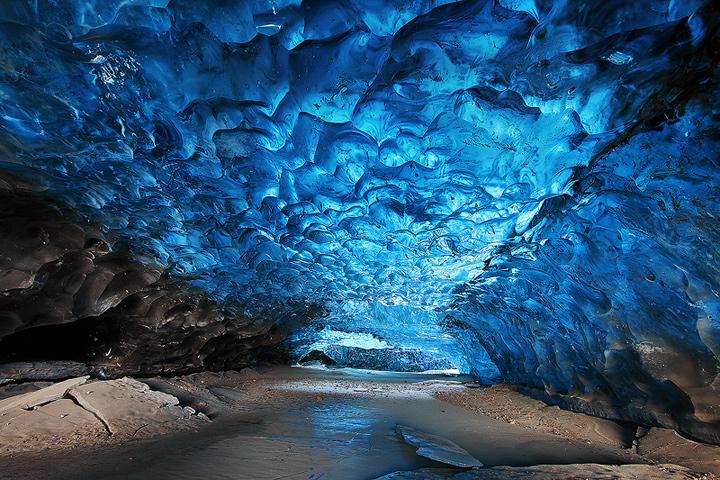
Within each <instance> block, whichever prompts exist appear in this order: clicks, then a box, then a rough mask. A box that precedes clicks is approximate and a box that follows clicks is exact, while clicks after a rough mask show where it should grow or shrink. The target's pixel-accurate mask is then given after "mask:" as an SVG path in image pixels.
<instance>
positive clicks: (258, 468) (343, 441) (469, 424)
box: [109, 394, 620, 480]
mask: <svg viewBox="0 0 720 480" xmlns="http://www.w3.org/2000/svg"><path fill="white" fill-rule="evenodd" d="M397 424H403V425H408V426H411V427H413V428H416V429H418V430H421V431H426V432H430V433H433V434H435V435H440V436H443V437H446V438H448V439H450V440H452V441H454V442H455V443H457V444H459V445H460V446H462V447H463V448H465V449H466V450H468V451H469V452H470V453H471V454H472V455H474V456H475V457H476V458H478V459H480V460H481V461H482V462H483V463H485V464H486V465H515V466H519V465H533V464H538V463H576V462H596V463H619V461H620V459H619V458H617V457H614V456H613V455H609V454H607V455H605V454H598V453H597V452H595V451H593V450H591V449H590V448H589V447H586V446H584V445H581V444H577V443H572V442H569V441H565V440H562V439H559V438H558V437H554V436H549V435H543V434H538V433H534V432H531V431H528V430H525V429H523V428H520V427H516V426H513V425H508V424H506V423H504V422H501V421H498V420H494V419H491V418H487V417H482V416H477V415H473V414H470V413H468V412H467V411H465V410H463V409H460V408H458V407H454V406H452V405H449V404H446V403H444V402H441V401H438V400H436V399H433V398H416V397H408V398H398V397H387V398H383V397H357V396H354V395H351V394H349V395H339V396H335V395H333V396H327V397H321V400H317V399H316V398H315V397H314V396H308V397H307V398H306V399H305V400H304V401H303V400H300V401H298V402H297V403H296V404H295V405H293V406H291V407H290V408H288V409H286V410H284V411H277V412H274V413H271V414H269V415H266V416H264V417H262V418H261V420H260V421H258V422H257V423H255V424H248V425H245V426H244V427H243V428H241V429H240V430H239V431H236V432H233V433H230V434H228V435H224V436H223V438H220V439H216V440H212V441H210V442H209V443H207V444H206V445H203V446H200V447H198V448H194V449H192V450H191V451H183V450H180V451H173V452H170V453H167V454H165V455H163V456H162V457H160V458H157V459H156V460H154V461H153V462H151V463H149V464H147V465H144V466H143V467H142V468H140V469H138V470H136V471H134V472H132V473H123V474H122V475H119V476H116V477H109V478H118V479H119V478H123V479H128V480H140V479H147V478H152V479H153V480H166V479H167V480H170V479H172V480H206V479H232V480H245V479H248V480H249V479H252V480H265V479H284V480H285V479H287V480H299V479H307V480H319V479H328V480H329V479H333V480H334V479H339V480H362V479H372V478H376V477H378V476H382V475H384V474H387V473H390V472H393V471H396V470H410V469H415V468H422V467H427V466H442V465H440V464H438V463H435V462H433V461H430V460H427V459H424V458H422V457H419V456H417V455H416V454H415V449H414V448H413V447H411V446H409V445H407V444H406V443H405V442H403V441H402V439H401V438H400V437H399V436H398V435H397V434H396V433H395V426H396V425H397Z"/></svg>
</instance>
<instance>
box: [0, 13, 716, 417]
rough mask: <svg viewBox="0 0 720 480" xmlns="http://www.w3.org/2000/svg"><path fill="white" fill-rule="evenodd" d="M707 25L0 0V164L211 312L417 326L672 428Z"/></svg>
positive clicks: (695, 312) (693, 294) (708, 294)
mask: <svg viewBox="0 0 720 480" xmlns="http://www.w3.org/2000/svg"><path fill="white" fill-rule="evenodd" d="M718 17H719V15H718V11H717V5H716V4H715V2H713V1H708V2H702V1H700V0H688V1H674V0H642V1H635V2H627V1H622V0H573V1H569V0H562V1H556V0H552V1H551V0H497V1H486V0H478V1H463V2H457V3H448V2H444V1H440V0H402V1H400V0H392V1H381V0H361V1H344V0H336V1H330V0H327V1H322V0H312V1H302V2H301V1H300V0H252V1H250V0H249V1H222V0H217V1H197V0H122V1H121V0H94V1H81V0H34V1H30V0H27V1H21V0H17V1H12V2H2V3H1V4H0V19H1V20H2V22H3V23H2V28H1V29H0V42H1V44H2V47H3V48H2V49H1V50H0V99H2V101H1V102H0V152H2V159H3V164H2V168H3V169H7V170H11V171H13V172H15V173H17V174H20V175H22V176H24V177H25V178H27V179H29V180H31V181H33V182H35V183H37V184H41V185H43V186H45V187H46V188H47V190H48V192H50V193H51V194H53V195H55V196H57V197H59V198H61V199H63V200H64V201H65V202H67V203H68V204H70V205H72V206H74V207H76V208H78V209H79V210H81V211H82V212H84V213H86V214H87V215H88V216H90V217H91V218H93V219H95V220H97V221H100V222H102V223H103V224H104V225H105V226H106V228H107V229H108V230H109V231H112V232H115V233H117V234H118V235H119V236H120V237H122V238H124V239H126V240H127V242H128V244H129V245H130V247H131V248H133V249H135V250H136V251H138V252H142V253H144V254H146V255H150V256H153V257H154V258H155V259H156V260H157V261H158V262H160V263H162V264H165V265H167V266H168V267H169V268H170V273H171V274H172V275H175V276H178V277H182V278H186V279H190V280H191V281H192V282H193V284H195V285H197V286H198V287H200V288H202V289H204V290H205V291H207V292H208V293H209V294H211V295H213V296H214V297H216V298H218V299H221V300H225V301H226V302H227V303H228V305H242V308H245V309H248V310H252V309H253V308H254V307H256V306H265V305H267V303H268V302H271V303H273V304H277V305H280V306H282V305H284V304H285V303H286V302H287V301H289V300H300V301H303V302H313V303H321V304H324V305H325V306H326V307H327V309H328V311H329V312H330V313H329V315H328V316H327V317H326V318H324V319H321V320H320V321H319V322H318V323H317V324H315V325H311V326H309V327H308V328H309V329H310V330H308V331H309V332H316V333H317V332H319V331H322V329H323V327H324V326H325V325H330V326H331V327H332V328H333V329H335V330H337V331H343V332H360V333H366V334H371V335H375V336H376V337H378V338H381V339H383V341H386V342H388V343H389V344H391V345H401V344H403V342H406V341H409V340H407V339H408V338H413V339H414V340H412V342H410V343H413V342H414V343H413V347H417V348H420V349H423V348H431V347H430V345H431V344H432V342H431V341H429V340H428V341H425V339H424V338H423V336H422V335H421V334H422V332H423V331H424V329H425V326H428V330H427V331H428V332H431V336H435V337H437V332H442V335H446V336H448V337H447V338H448V342H447V344H446V345H447V346H448V349H449V351H451V352H455V351H456V350H454V349H458V350H457V351H458V352H461V354H459V355H460V357H463V356H464V358H466V359H467V360H468V361H469V364H470V367H469V368H471V369H472V368H475V367H473V365H486V364H487V363H486V362H487V355H489V356H490V358H491V359H492V361H493V362H494V363H495V364H497V366H498V368H499V369H500V372H501V373H502V375H503V376H504V377H505V379H506V380H509V381H516V382H520V383H524V384H528V385H532V386H536V387H540V388H544V389H546V390H547V391H549V392H551V393H575V394H580V395H587V396H589V397H592V398H600V397H602V398H603V399H607V400H608V401H610V402H611V403H612V402H615V403H617V402H626V403H627V401H628V399H641V400H642V401H644V400H646V399H648V398H651V397H658V398H659V397H662V398H664V400H663V401H662V402H664V404H665V405H669V406H668V408H669V409H671V410H672V411H673V412H674V413H673V414H672V415H674V416H675V417H677V418H680V419H682V421H685V419H687V418H689V419H690V420H688V421H689V422H691V423H692V422H695V421H697V418H695V417H694V412H695V409H699V408H701V407H702V405H705V404H707V402H708V400H707V397H706V396H704V395H706V393H707V391H708V389H709V388H710V386H711V385H712V384H713V382H716V383H717V378H718V377H717V376H718V373H719V372H720V366H719V363H718V356H720V323H719V320H718V312H719V311H720V298H719V297H718V292H720V271H718V265H720V263H719V259H720V251H718V245H720V228H719V227H718V218H720V209H719V208H718V207H719V206H720V197H719V195H720V190H719V189H718V183H717V179H718V178H719V175H720V169H719V167H718V152H720V145H718V141H719V139H720V130H719V129H718V115H720V113H719V112H720V110H719V109H720V105H719V104H718V101H717V98H720V89H718V74H717V71H716V69H715V66H716V65H717V58H718V53H717V48H718V47H717V45H718ZM378 309H383V312H384V313H383V314H381V312H379V310H378ZM347 312H355V313H357V312H371V314H367V315H363V314H354V315H348V314H347ZM304 332H307V331H304ZM301 336H302V334H301ZM311 337H313V335H309V336H308V337H307V338H308V342H311V341H314V340H312V338H311ZM435 345H436V346H437V345H441V344H438V343H436V344H435ZM443 345H445V344H443ZM486 351H487V354H486V353H485V352H486ZM451 356H452V357H453V358H459V357H457V356H455V354H454V353H453V354H452V355H451ZM698 392H702V393H698ZM662 402H661V403H662ZM675 417H674V418H675Z"/></svg>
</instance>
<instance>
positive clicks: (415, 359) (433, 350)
mask: <svg viewBox="0 0 720 480" xmlns="http://www.w3.org/2000/svg"><path fill="white" fill-rule="evenodd" d="M444 317H445V316H444V314H442V313H441V312H438V311H436V310H434V309H426V308H419V307H415V306H407V305H384V304H382V303H362V302H348V303H346V304H344V305H342V306H341V307H340V308H338V309H336V310H334V311H333V312H332V313H331V314H330V315H328V316H327V317H325V318H322V319H320V321H318V322H316V323H314V324H313V325H310V326H308V327H306V328H303V329H301V330H299V331H297V332H295V333H294V334H293V335H292V336H291V337H290V339H289V340H288V342H287V348H288V350H289V351H290V358H291V360H292V361H293V362H295V363H297V364H300V365H303V366H315V367H317V366H323V367H331V368H354V369H363V370H375V371H385V372H407V373H438V374H450V375H459V374H470V375H473V376H475V377H478V378H479V379H481V380H482V381H485V382H493V381H495V380H496V379H497V377H498V376H499V372H498V369H497V367H496V366H495V364H494V363H493V362H492V360H491V359H490V357H489V356H488V354H487V352H486V351H485V350H484V349H483V348H482V347H481V346H480V345H479V344H478V342H477V341H473V340H474V339H469V338H467V339H466V338H461V337H462V333H457V332H456V333H453V332H450V331H449V330H448V329H447V328H446V327H445V326H444ZM468 346H471V347H468Z"/></svg>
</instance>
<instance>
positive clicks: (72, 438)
mask: <svg viewBox="0 0 720 480" xmlns="http://www.w3.org/2000/svg"><path fill="white" fill-rule="evenodd" d="M467 381H468V379H464V378H453V377H441V376H420V375H402V374H388V373H386V374H373V373H368V372H361V371H360V372H359V371H343V370H338V371H328V370H308V369H297V368H273V369H268V370H266V371H262V372H257V371H253V370H246V371H243V372H225V373H201V374H194V375H189V376H184V377H176V378H152V379H142V383H141V382H137V381H135V380H132V379H124V380H119V381H114V382H115V383H108V382H97V381H96V382H92V381H89V382H85V383H80V384H79V385H77V386H74V387H72V388H71V389H70V390H69V391H68V392H69V394H68V395H63V396H62V397H61V398H58V399H55V400H51V401H49V402H47V403H45V402H44V401H45V400H47V398H41V399H39V400H38V399H37V398H35V399H32V400H33V401H34V402H35V403H38V406H36V407H31V408H22V407H28V400H27V398H28V397H17V396H16V397H10V398H9V399H8V398H6V399H4V400H0V472H2V475H0V478H3V479H8V480H11V479H33V480H34V479H48V478H50V479H58V480H64V479H68V480H69V479H73V480H75V479H86V478H87V479H98V480H100V479H130V480H134V479H149V478H152V479H154V480H164V479H172V480H184V479H187V480H190V479H234V480H236V479H255V480H261V479H313V480H317V479H343V480H353V479H374V478H378V477H382V476H383V475H387V474H390V473H391V472H395V471H410V470H417V469H431V470H422V471H418V472H415V473H414V474H413V475H415V476H412V477H410V476H402V475H399V474H398V475H396V476H391V477H387V478H433V479H434V478H457V479H461V478H462V479H465V478H521V475H525V474H531V476H530V477H528V478H584V477H588V478H707V479H711V478H717V477H716V476H714V475H713V474H712V473H710V474H707V473H706V472H714V473H715V474H719V473H720V447H712V446H707V445H702V444H698V443H695V442H691V441H689V440H686V439H683V438H681V437H679V436H678V435H676V434H675V433H674V432H672V431H669V430H664V429H650V430H649V431H647V432H643V436H641V437H640V438H637V437H636V435H637V432H636V431H635V429H630V428H628V427H623V426H620V425H618V424H615V423H614V422H610V421H607V420H602V419H597V418H593V417H589V416H586V415H582V414H578V413H573V412H567V411H562V410H559V409H558V408H557V407H548V406H546V405H545V404H543V403H541V402H538V401H536V400H533V399H531V398H529V397H527V396H524V395H522V394H520V393H518V392H517V391H515V390H514V389H512V388H511V387H508V386H503V385H499V386H494V387H489V388H469V387H476V385H474V384H472V383H467ZM47 385H48V384H45V383H43V384H39V385H38V386H37V388H40V387H46V389H47ZM148 385H149V387H150V388H147V386H148ZM5 388H6V389H7V388H8V386H5ZM13 388H14V389H15V391H13V392H12V393H17V391H24V390H30V391H32V390H34V388H33V387H30V386H28V387H27V388H25V389H18V386H14V387H13ZM60 390H62V388H61V389H60ZM45 391H46V390H35V392H34V393H35V395H36V397H37V396H38V392H45ZM0 392H1V387H0ZM73 392H74V393H73ZM25 395H28V394H27V393H26V394H25ZM3 396H7V394H6V395H3ZM12 399H20V401H14V404H18V403H19V404H21V405H20V406H17V405H14V404H13V402H12ZM3 402H4V404H3ZM23 402H25V405H22V403H23ZM3 405H5V406H6V407H7V408H5V409H4V410H3ZM397 425H407V426H410V427H412V428H414V429H417V430H419V431H422V432H428V433H430V434H432V435H437V436H440V437H442V438H445V439H449V440H451V441H452V442H454V443H456V444H458V445H459V446H461V447H462V448H464V449H465V450H467V452H469V453H470V454H471V455H472V456H474V457H475V458H477V459H479V460H480V461H481V462H482V463H483V464H485V466H486V467H493V466H510V467H525V466H530V465H542V464H584V465H582V466H577V465H575V466H569V467H558V468H561V469H564V470H562V472H560V473H559V471H557V470H556V471H548V472H545V473H542V472H539V473H538V472H537V471H536V472H534V473H533V472H529V471H527V470H524V469H520V470H513V471H510V470H507V469H506V470H502V469H499V470H493V469H492V468H485V469H482V470H477V471H470V472H464V473H463V471H460V470H446V469H447V468H448V466H447V465H444V464H442V463H439V462H435V461H432V460H429V459H427V458H423V457H421V456H419V455H418V454H417V453H416V452H415V450H416V449H415V448H414V447H412V446H411V445H408V444H407V443H405V442H404V441H403V440H402V438H401V437H400V436H399V435H398V434H397V433H396V426H397ZM626 464H632V465H631V466H629V467H625V468H624V470H623V469H621V470H617V468H616V467H603V465H626ZM644 464H649V465H650V466H645V465H644ZM665 464H675V465H681V466H682V467H686V468H687V469H689V470H685V469H683V468H681V467H678V470H677V471H675V470H673V469H674V468H675V467H672V466H664V465H665ZM659 465H660V466H659ZM553 468H555V467H553ZM434 469H440V470H434ZM613 469H615V470H613ZM568 472H570V473H568ZM696 472H697V473H696ZM491 474H492V475H495V476H490V475H491ZM458 475H466V476H458ZM467 475H469V476H467ZM498 475H499V476H498ZM543 475H546V476H543ZM568 475H571V476H568ZM676 475H677V476H676Z"/></svg>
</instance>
